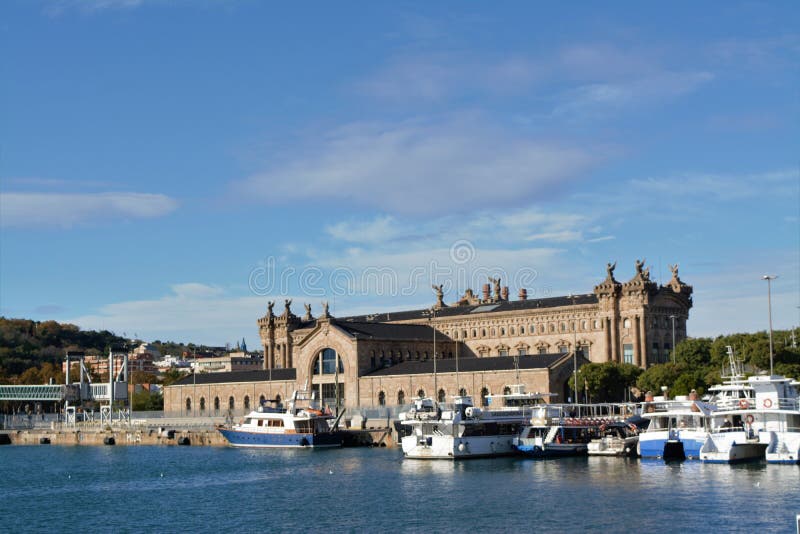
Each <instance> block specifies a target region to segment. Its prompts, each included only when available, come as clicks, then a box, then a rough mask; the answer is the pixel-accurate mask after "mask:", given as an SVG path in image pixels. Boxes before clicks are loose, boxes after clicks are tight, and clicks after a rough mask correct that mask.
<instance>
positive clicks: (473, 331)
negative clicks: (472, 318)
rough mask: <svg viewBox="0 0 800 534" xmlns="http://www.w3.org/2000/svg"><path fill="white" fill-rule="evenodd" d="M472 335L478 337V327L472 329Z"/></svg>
mask: <svg viewBox="0 0 800 534" xmlns="http://www.w3.org/2000/svg"><path fill="white" fill-rule="evenodd" d="M472 337H478V330H477V329H476V328H473V329H472Z"/></svg>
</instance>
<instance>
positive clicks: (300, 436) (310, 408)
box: [218, 391, 342, 449]
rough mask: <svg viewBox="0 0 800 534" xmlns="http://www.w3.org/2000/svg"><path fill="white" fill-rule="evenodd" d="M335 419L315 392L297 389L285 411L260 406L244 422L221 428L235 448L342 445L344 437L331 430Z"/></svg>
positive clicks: (278, 408)
mask: <svg viewBox="0 0 800 534" xmlns="http://www.w3.org/2000/svg"><path fill="white" fill-rule="evenodd" d="M273 402H274V401H273ZM331 419H333V415H332V414H331V413H330V411H327V410H326V411H323V410H322V409H321V407H320V405H319V403H318V402H317V400H316V398H315V394H314V393H312V394H311V395H309V394H308V393H307V392H305V391H295V392H293V393H292V397H291V399H290V400H289V402H288V405H287V408H286V409H285V410H283V409H281V408H280V407H270V406H259V407H258V409H257V410H255V411H252V412H250V414H248V415H247V416H245V418H244V420H243V421H242V422H241V423H239V424H236V425H233V426H232V427H231V428H226V427H219V428H218V430H219V432H220V433H221V434H222V435H223V436H224V437H225V439H226V440H228V443H229V444H230V445H232V446H233V447H280V448H286V447H288V448H311V449H314V448H320V447H341V445H342V436H341V434H340V433H339V432H337V431H334V430H331V427H330V424H329V421H330V420H331Z"/></svg>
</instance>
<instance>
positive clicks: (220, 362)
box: [191, 351, 264, 373]
mask: <svg viewBox="0 0 800 534" xmlns="http://www.w3.org/2000/svg"><path fill="white" fill-rule="evenodd" d="M191 366H192V368H193V369H195V371H196V372H197V373H224V372H231V371H252V370H255V369H261V368H262V367H263V366H264V361H263V359H262V358H259V357H258V355H257V354H248V353H246V352H241V351H239V352H231V353H230V354H228V355H226V356H216V357H212V358H200V359H197V360H196V361H193V362H191Z"/></svg>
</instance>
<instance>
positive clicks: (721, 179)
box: [630, 169, 800, 203]
mask: <svg viewBox="0 0 800 534" xmlns="http://www.w3.org/2000/svg"><path fill="white" fill-rule="evenodd" d="M799 181H800V172H799V171H797V170H795V169H781V170H776V171H768V172H760V173H752V174H739V175H736V174H714V173H684V174H679V175H676V176H671V177H665V178H645V179H634V180H631V182H630V183H631V186H633V188H634V189H635V190H637V191H638V192H640V193H646V194H652V195H657V196H658V198H660V199H663V198H665V197H681V198H686V199H701V200H702V202H703V203H707V202H708V200H709V199H716V200H719V201H732V200H741V199H745V198H755V197H761V196H765V195H772V196H783V195H797V193H798V183H800V182H799Z"/></svg>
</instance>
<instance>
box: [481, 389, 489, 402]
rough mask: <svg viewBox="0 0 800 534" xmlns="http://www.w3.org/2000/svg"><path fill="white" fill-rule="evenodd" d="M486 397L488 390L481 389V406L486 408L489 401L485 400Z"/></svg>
mask: <svg viewBox="0 0 800 534" xmlns="http://www.w3.org/2000/svg"><path fill="white" fill-rule="evenodd" d="M488 396H489V390H488V389H486V388H482V389H481V406H488V405H489V399H488V398H487V397H488Z"/></svg>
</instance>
